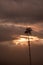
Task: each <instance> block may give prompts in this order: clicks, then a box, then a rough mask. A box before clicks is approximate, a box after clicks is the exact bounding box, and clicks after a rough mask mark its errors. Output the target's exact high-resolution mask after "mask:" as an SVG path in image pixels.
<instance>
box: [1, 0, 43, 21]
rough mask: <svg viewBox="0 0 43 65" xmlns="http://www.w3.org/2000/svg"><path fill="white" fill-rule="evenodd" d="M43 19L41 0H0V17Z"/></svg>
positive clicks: (42, 0) (42, 1) (42, 2)
mask: <svg viewBox="0 0 43 65" xmlns="http://www.w3.org/2000/svg"><path fill="white" fill-rule="evenodd" d="M18 16H19V17H28V19H37V20H39V19H41V20H42V19H43V0H0V18H1V17H2V18H15V17H18Z"/></svg>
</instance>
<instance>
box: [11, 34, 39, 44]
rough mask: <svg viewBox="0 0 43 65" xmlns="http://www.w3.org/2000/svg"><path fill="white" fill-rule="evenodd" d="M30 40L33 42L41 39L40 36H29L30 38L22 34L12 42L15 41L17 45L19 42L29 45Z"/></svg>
mask: <svg viewBox="0 0 43 65" xmlns="http://www.w3.org/2000/svg"><path fill="white" fill-rule="evenodd" d="M28 40H29V41H30V42H31V41H33V42H34V41H36V40H39V38H38V37H35V36H29V38H28V36H25V35H20V36H19V37H18V39H16V40H13V41H12V42H13V43H15V44H16V45H18V44H20V45H24V44H25V45H28V43H27V42H28Z"/></svg>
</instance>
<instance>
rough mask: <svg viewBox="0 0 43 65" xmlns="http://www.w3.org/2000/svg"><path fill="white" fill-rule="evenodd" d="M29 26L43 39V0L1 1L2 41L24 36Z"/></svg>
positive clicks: (0, 30) (0, 26) (0, 24)
mask: <svg viewBox="0 0 43 65" xmlns="http://www.w3.org/2000/svg"><path fill="white" fill-rule="evenodd" d="M5 23H7V25H5ZM9 23H10V24H11V23H12V24H13V25H9ZM3 24H4V25H3ZM15 24H17V25H15ZM19 25H20V26H19ZM27 25H28V26H29V25H30V26H31V27H32V28H33V30H34V31H36V32H38V33H37V36H39V37H40V38H43V0H0V40H3V39H4V38H5V39H7V38H9V39H10V38H11V36H12V35H15V34H16V35H18V34H22V33H23V31H24V29H25V28H24V26H27ZM18 26H19V27H18ZM36 32H35V34H36ZM4 36H5V37H4ZM3 37H4V38H3Z"/></svg>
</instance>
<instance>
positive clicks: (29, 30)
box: [25, 27, 32, 65]
mask: <svg viewBox="0 0 43 65" xmlns="http://www.w3.org/2000/svg"><path fill="white" fill-rule="evenodd" d="M31 31H32V29H31V28H30V27H29V28H26V31H25V34H27V35H28V47H29V64H30V65H31V50H30V40H29V36H30V35H31Z"/></svg>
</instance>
